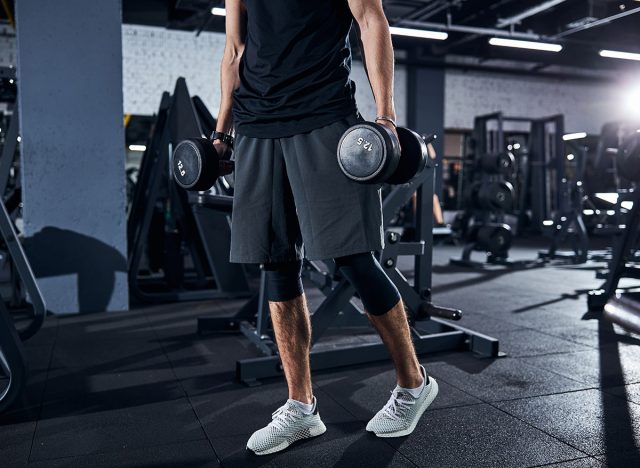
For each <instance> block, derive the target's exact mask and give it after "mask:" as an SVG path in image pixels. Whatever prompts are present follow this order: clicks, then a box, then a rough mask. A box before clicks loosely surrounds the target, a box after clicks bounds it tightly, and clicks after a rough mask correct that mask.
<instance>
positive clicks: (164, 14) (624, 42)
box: [123, 0, 640, 76]
mask: <svg viewBox="0 0 640 468" xmlns="http://www.w3.org/2000/svg"><path fill="white" fill-rule="evenodd" d="M310 1H320V0H310ZM383 3H384V6H385V11H386V13H387V17H388V18H389V21H390V23H391V24H392V25H396V26H404V27H411V28H416V29H428V30H444V31H447V32H448V33H449V38H448V39H447V40H446V41H430V40H423V39H413V38H400V37H396V38H395V39H394V42H395V44H396V47H397V48H399V49H406V50H407V57H410V58H411V60H416V61H420V62H421V63H422V62H424V63H434V62H439V61H440V62H441V61H443V60H446V61H447V62H448V63H449V64H450V65H451V66H463V65H464V66H465V67H469V66H477V67H483V68H491V67H498V68H501V67H508V68H515V69H519V70H520V71H523V72H534V73H551V72H560V71H564V72H567V70H573V72H575V73H578V74H585V75H589V76H606V75H607V74H611V73H617V72H620V71H621V70H622V71H623V70H640V62H630V61H623V60H617V59H607V58H602V57H600V56H599V55H598V52H599V51H600V50H601V49H613V50H620V51H628V52H638V53H640V1H638V0H627V1H620V0H383ZM223 5H224V2H223V1H219V0H123V12H124V22H125V23H135V24H147V25H156V26H164V27H168V28H172V29H184V30H192V31H202V30H206V31H223V30H224V19H223V18H221V17H217V16H213V15H211V13H210V10H211V8H212V7H216V6H223ZM607 18H609V20H607ZM495 35H505V36H507V35H513V37H514V38H523V39H526V37H527V36H531V37H532V38H537V40H542V41H549V42H557V43H560V44H562V45H563V46H564V50H563V51H562V52H560V53H548V52H537V51H528V50H521V49H509V48H503V47H495V46H490V45H489V43H488V39H489V38H490V37H492V36H495Z"/></svg>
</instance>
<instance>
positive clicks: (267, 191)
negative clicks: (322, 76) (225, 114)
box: [231, 115, 383, 263]
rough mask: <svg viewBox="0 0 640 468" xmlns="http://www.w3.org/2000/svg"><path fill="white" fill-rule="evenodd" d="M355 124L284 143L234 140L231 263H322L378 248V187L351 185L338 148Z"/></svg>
mask: <svg viewBox="0 0 640 468" xmlns="http://www.w3.org/2000/svg"><path fill="white" fill-rule="evenodd" d="M356 122H357V117H356V116H355V115H354V116H353V117H348V118H346V119H343V120H341V121H338V122H335V123H333V124H330V125H327V126H326V127H322V128H319V129H317V130H313V131H311V132H308V133H304V134H300V135H294V136H292V137H287V138H273V139H270V138H251V137H246V136H242V135H239V136H238V138H237V139H236V147H235V152H234V154H235V160H236V169H235V187H234V196H233V220H232V225H231V262H234V263H280V262H287V261H293V260H297V259H301V258H303V257H306V258H307V259H309V260H325V259H330V258H336V257H343V256H346V255H352V254H356V253H362V252H370V251H376V250H381V249H382V246H383V228H382V201H381V191H380V186H379V185H365V184H359V183H357V182H353V181H351V180H350V179H348V178H347V177H345V175H344V174H342V172H341V171H340V168H339V166H338V162H337V160H336V149H337V146H338V141H339V140H340V137H341V136H342V134H343V133H344V132H345V130H347V128H349V127H350V126H351V125H353V124H355V123H356Z"/></svg>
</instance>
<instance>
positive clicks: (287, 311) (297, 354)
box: [269, 294, 313, 404]
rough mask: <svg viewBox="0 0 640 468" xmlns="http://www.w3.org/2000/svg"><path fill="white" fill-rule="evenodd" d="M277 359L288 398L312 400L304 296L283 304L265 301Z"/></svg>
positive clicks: (309, 340) (308, 335)
mask: <svg viewBox="0 0 640 468" xmlns="http://www.w3.org/2000/svg"><path fill="white" fill-rule="evenodd" d="M269 310H270V311H271V321H272V322H273V330H274V332H275V335H276V343H277V345H278V351H279V352H280V360H281V361H282V366H283V368H284V375H285V378H286V379H287V385H288V387H289V398H291V399H293V400H297V401H301V402H303V403H307V404H310V403H311V402H312V401H313V390H312V388H311V369H310V368H309V350H310V349H311V321H310V319H309V310H308V308H307V300H306V297H305V295H304V294H302V295H300V296H298V297H296V298H295V299H291V300H289V301H286V302H269Z"/></svg>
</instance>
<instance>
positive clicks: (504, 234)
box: [476, 224, 513, 255]
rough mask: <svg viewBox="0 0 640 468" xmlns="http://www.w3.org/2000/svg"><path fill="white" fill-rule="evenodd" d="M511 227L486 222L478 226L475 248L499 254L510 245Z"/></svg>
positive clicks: (505, 250)
mask: <svg viewBox="0 0 640 468" xmlns="http://www.w3.org/2000/svg"><path fill="white" fill-rule="evenodd" d="M512 237H513V235H512V232H511V228H510V227H509V225H507V224H486V225H484V226H480V227H479V228H478V232H477V236H476V243H477V248H478V249H481V250H484V251H486V252H490V253H491V254H493V255H499V254H503V253H505V252H507V251H508V250H509V248H510V247H511V240H512Z"/></svg>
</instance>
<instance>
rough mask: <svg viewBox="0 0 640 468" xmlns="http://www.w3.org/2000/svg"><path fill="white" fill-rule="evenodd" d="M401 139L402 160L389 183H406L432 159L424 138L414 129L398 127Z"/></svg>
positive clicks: (418, 173)
mask: <svg viewBox="0 0 640 468" xmlns="http://www.w3.org/2000/svg"><path fill="white" fill-rule="evenodd" d="M397 131H398V139H399V140H400V153H401V154H400V160H399V161H398V167H397V168H396V170H395V172H394V173H393V175H392V176H391V177H389V178H388V179H387V180H386V181H385V182H387V183H389V184H406V183H409V182H411V181H412V180H413V179H415V178H416V177H417V176H418V175H420V174H421V173H422V171H424V169H425V168H426V167H427V164H428V163H429V161H430V158H429V152H428V150H427V145H426V143H425V141H424V139H423V138H422V137H421V136H420V135H418V134H417V133H416V132H414V131H413V130H410V129H408V128H404V127H398V128H397Z"/></svg>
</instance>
